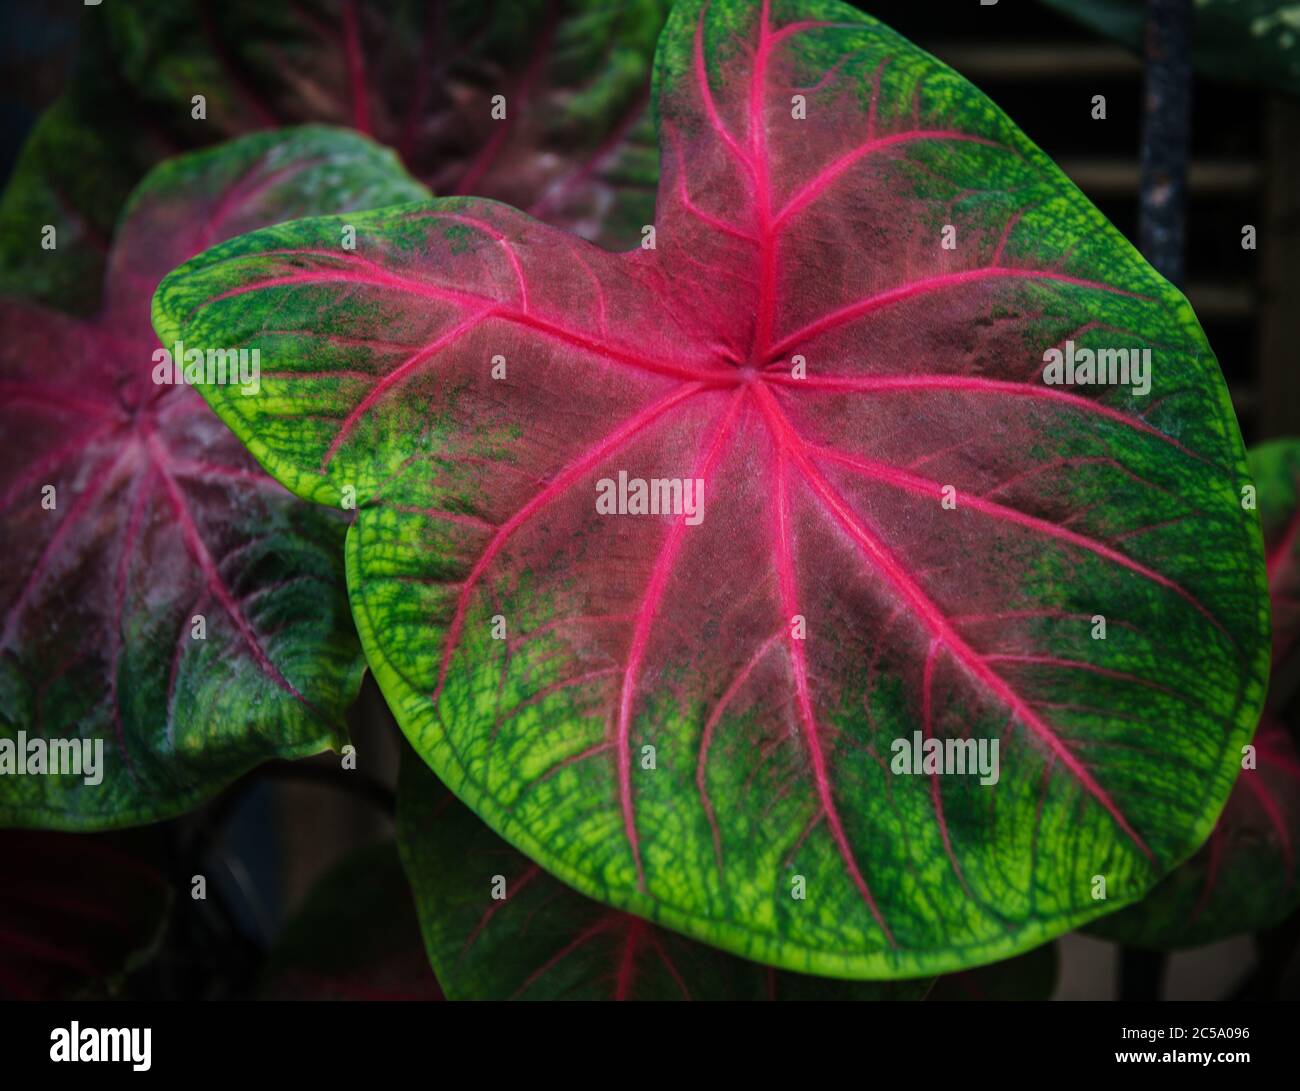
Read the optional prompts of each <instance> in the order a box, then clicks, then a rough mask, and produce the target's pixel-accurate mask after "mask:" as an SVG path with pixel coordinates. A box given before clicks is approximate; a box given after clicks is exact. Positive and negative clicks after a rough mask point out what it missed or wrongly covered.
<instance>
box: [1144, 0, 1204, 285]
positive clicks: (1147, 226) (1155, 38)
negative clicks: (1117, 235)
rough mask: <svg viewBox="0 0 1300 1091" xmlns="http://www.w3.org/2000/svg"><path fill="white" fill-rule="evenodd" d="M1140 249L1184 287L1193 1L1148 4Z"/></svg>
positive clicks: (1167, 0)
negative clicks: (1184, 236)
mask: <svg viewBox="0 0 1300 1091" xmlns="http://www.w3.org/2000/svg"><path fill="white" fill-rule="evenodd" d="M1144 53H1145V69H1144V75H1143V96H1142V177H1141V182H1140V187H1141V188H1140V198H1141V206H1140V209H1139V214H1138V247H1139V249H1140V250H1141V251H1142V253H1143V254H1144V255H1146V259H1147V261H1149V262H1150V263H1151V264H1152V265H1153V266H1155V268H1156V270H1157V271H1158V272H1160V273H1161V274H1162V275H1163V276H1164V277H1165V278H1166V279H1167V280H1170V281H1172V282H1173V283H1174V284H1177V285H1180V286H1181V285H1182V283H1183V253H1184V240H1183V235H1184V222H1185V220H1186V211H1187V157H1188V146H1189V144H1190V135H1191V105H1192V0H1147V17H1146V43H1145V49H1144Z"/></svg>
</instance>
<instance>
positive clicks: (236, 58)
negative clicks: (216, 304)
mask: <svg viewBox="0 0 1300 1091" xmlns="http://www.w3.org/2000/svg"><path fill="white" fill-rule="evenodd" d="M667 6H668V5H667V2H666V0H299V2H295V3H292V4H280V3H266V2H265V0H113V2H112V3H107V4H101V5H99V6H91V7H86V8H85V10H84V14H83V17H82V20H81V28H80V30H81V40H80V43H79V51H78V58H77V65H76V68H75V71H74V75H73V78H72V80H71V82H70V86H69V88H68V89H67V91H66V93H65V94H64V95H63V96H62V97H61V98H60V100H59V101H58V103H57V104H56V106H55V107H53V108H52V109H51V110H50V111H49V112H48V114H47V116H46V117H44V118H43V119H42V120H41V122H40V123H39V124H38V126H37V127H36V129H35V130H34V131H33V134H32V136H31V138H30V139H29V141H28V143H27V145H26V146H25V148H24V150H23V153H22V159H23V168H24V169H23V170H22V171H21V172H20V178H21V179H22V182H21V184H18V185H13V186H11V187H9V189H8V191H7V192H6V194H5V197H4V199H3V201H2V202H0V285H3V288H4V289H5V290H7V291H14V292H19V293H22V294H23V295H25V296H26V297H27V298H31V299H39V300H41V301H43V302H46V303H50V304H51V305H53V306H56V307H59V308H60V309H63V310H69V309H72V308H74V307H75V308H77V309H78V310H79V312H80V313H87V312H89V311H91V310H93V305H94V303H95V293H96V291H97V289H98V282H99V279H100V274H101V273H102V269H103V265H104V262H105V260H106V253H107V240H108V239H109V237H110V236H111V235H112V230H113V226H114V223H115V222H116V219H117V215H118V211H119V210H120V208H121V206H122V204H123V202H124V201H125V199H126V197H127V195H128V194H129V192H130V190H131V188H132V187H133V186H134V185H135V184H136V182H137V181H139V179H140V178H141V177H142V176H143V175H144V174H145V172H146V171H147V170H148V169H149V168H150V167H151V166H153V165H154V164H156V163H158V162H161V161H162V160H163V159H165V158H167V157H168V156H171V155H175V154H178V153H180V152H183V151H188V150H194V149H197V148H201V147H206V146H210V145H212V144H215V143H218V142H220V141H222V140H227V139H230V138H233V137H237V136H241V135H246V134H249V133H253V132H257V131H264V130H270V129H274V128H277V127H281V126H291V125H299V124H304V123H309V122H311V123H322V124H328V125H336V126H350V127H352V128H354V129H356V130H357V131H359V132H361V133H364V134H365V135H367V136H370V137H372V138H373V139H374V140H376V141H378V142H380V143H383V144H386V145H388V146H389V147H391V148H392V149H393V150H394V151H396V152H397V153H398V154H399V155H400V156H401V158H402V161H403V162H404V163H405V165H406V168H407V170H409V171H410V172H411V174H412V175H414V176H415V177H416V178H418V179H420V180H421V181H422V182H424V183H425V184H427V185H429V186H430V187H432V189H433V191H434V192H435V193H446V194H455V193H473V194H477V195H480V196H485V197H494V198H497V199H500V200H505V201H509V202H510V203H512V204H515V205H518V206H519V207H521V208H526V209H528V210H529V211H530V212H532V213H533V215H535V216H538V217H539V218H541V219H543V220H545V221H546V222H548V223H554V224H557V225H558V226H561V227H564V228H566V229H568V230H571V231H576V232H578V233H579V234H581V235H583V236H585V237H587V238H591V239H594V240H596V241H599V242H600V243H601V244H602V245H605V246H608V247H610V248H614V249H622V248H625V247H627V246H631V245H633V244H634V243H635V242H637V241H638V240H639V238H640V232H641V228H642V226H643V225H645V224H648V223H650V222H651V220H652V217H653V215H654V183H655V177H656V167H655V149H654V132H653V126H652V124H651V121H650V116H649V108H648V103H649V89H650V60H651V55H652V52H653V50H654V43H655V38H656V36H657V35H658V33H659V30H660V28H661V27H662V26H663V21H664V16H665V13H666V10H667ZM196 95H201V96H203V104H202V110H203V116H202V117H196V116H194V115H195V111H196V109H197V108H198V107H196V105H195V104H194V102H193V99H194V96H196ZM495 96H502V102H501V103H500V109H498V110H497V111H496V113H495V114H494V108H495V107H496V106H497V103H496V102H495V101H494V98H495ZM318 211H322V212H323V211H326V210H325V209H320V210H318ZM45 224H50V225H53V226H54V227H56V228H57V230H58V238H59V251H58V254H57V256H58V259H59V260H57V261H53V260H50V255H48V254H45V253H42V252H41V250H40V238H41V236H40V232H41V228H42V226H43V225H45Z"/></svg>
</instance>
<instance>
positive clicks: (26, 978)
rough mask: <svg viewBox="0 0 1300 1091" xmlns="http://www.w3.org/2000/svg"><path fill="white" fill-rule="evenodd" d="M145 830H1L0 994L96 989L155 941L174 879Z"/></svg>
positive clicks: (29, 996) (87, 995)
mask: <svg viewBox="0 0 1300 1091" xmlns="http://www.w3.org/2000/svg"><path fill="white" fill-rule="evenodd" d="M158 840H159V838H158V837H157V835H155V834H152V833H151V832H145V831H138V832H137V831H132V832H131V833H130V834H121V833H116V834H96V835H92V836H87V835H79V836H73V835H72V834H66V833H51V832H48V831H44V830H3V831H0V859H3V860H4V883H3V884H0V999H4V1000H67V999H72V998H84V999H101V998H104V997H105V996H108V995H111V994H112V992H113V990H114V988H115V984H116V980H117V979H118V978H119V977H120V975H122V974H123V973H124V972H126V971H127V970H129V969H131V968H132V967H133V966H134V964H135V963H136V961H137V960H139V959H141V958H143V956H144V955H145V953H146V952H147V951H148V950H149V949H150V948H151V947H152V946H153V945H154V944H155V943H156V942H157V940H158V938H159V936H160V934H161V932H162V930H163V926H164V924H165V922H166V920H167V914H168V911H169V910H170V908H171V904H172V888H171V884H170V882H169V881H168V880H167V878H166V876H165V875H164V874H163V873H162V872H160V871H159V870H158V869H157V868H156V867H155V866H154V864H153V862H152V861H153V859H154V858H155V857H157V856H159V855H160V853H159V852H158V851H157V847H158V846H157V842H158Z"/></svg>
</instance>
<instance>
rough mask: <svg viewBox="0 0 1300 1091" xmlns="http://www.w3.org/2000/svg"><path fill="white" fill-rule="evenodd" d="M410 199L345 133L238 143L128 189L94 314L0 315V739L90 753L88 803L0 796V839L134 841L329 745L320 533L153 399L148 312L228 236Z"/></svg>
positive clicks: (331, 611)
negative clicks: (139, 829) (199, 629)
mask: <svg viewBox="0 0 1300 1091" xmlns="http://www.w3.org/2000/svg"><path fill="white" fill-rule="evenodd" d="M423 192H424V190H423V188H422V187H421V186H420V185H419V184H418V183H416V182H414V181H413V180H411V179H410V178H408V177H407V176H406V175H405V174H404V173H403V172H402V170H401V168H400V166H399V165H398V164H397V162H396V159H395V157H394V156H393V155H392V153H391V152H388V151H384V150H382V149H380V148H378V147H376V146H375V145H374V144H372V143H371V142H370V141H367V140H365V139H364V138H362V137H359V136H357V135H355V134H352V133H348V132H342V131H334V130H328V129H324V128H305V129H301V130H298V131H296V132H294V133H284V134H278V133H277V134H269V133H268V134H263V135H258V136H253V137H248V138H245V139H243V140H240V141H237V142H235V143H232V144H230V145H228V146H226V147H223V148H219V149H214V150H212V151H210V152H203V153H198V154H195V155H191V156H186V157H183V158H180V159H176V160H172V161H170V162H169V163H167V164H165V165H163V166H161V167H159V168H158V169H157V170H155V171H154V172H153V173H152V174H151V175H150V177H149V178H148V179H147V180H146V181H145V182H144V183H143V185H142V186H141V188H140V190H139V191H138V192H137V193H136V195H135V197H134V198H133V200H132V202H131V204H130V206H129V208H128V209H127V211H126V214H125V216H124V218H123V222H122V226H121V228H120V229H119V231H118V233H117V236H116V238H115V241H114V246H113V250H112V256H111V259H110V263H109V274H108V282H107V287H106V289H105V293H104V307H103V309H102V311H101V312H100V313H99V314H98V315H96V316H95V317H94V318H92V319H89V320H82V319H76V318H72V317H69V316H66V315H63V314H60V313H58V312H55V311H51V310H46V309H43V308H41V307H39V306H37V305H35V304H31V303H27V302H22V301H18V300H14V299H3V300H0V428H2V431H3V436H4V446H3V461H2V463H0V506H2V507H3V511H4V522H3V527H0V551H3V553H4V556H5V557H6V559H7V563H6V565H5V567H4V570H3V572H0V617H2V618H3V631H2V633H0V738H6V737H7V739H8V740H13V741H14V742H15V743H16V742H18V741H19V740H20V739H22V737H23V736H24V735H25V736H28V737H29V738H34V737H38V736H39V737H41V738H43V739H44V740H68V739H84V740H88V741H89V742H91V743H92V744H93V743H94V742H95V741H98V743H99V744H100V745H102V748H103V759H102V764H101V767H100V770H99V772H100V774H101V775H102V783H97V784H88V783H86V778H85V777H84V776H78V775H75V774H62V775H57V776H56V775H50V774H46V775H36V774H29V775H26V776H23V775H3V776H0V822H3V823H6V824H13V825H41V826H53V827H59V828H69V829H94V828H102V827H105V826H119V825H124V824H130V823H138V822H147V821H151V820H154V819H158V818H161V817H165V816H168V815H171V814H175V813H178V812H180V811H182V810H185V809H187V808H189V807H191V806H193V805H194V804H196V803H197V802H199V801H200V800H202V799H204V798H205V797H207V796H208V795H210V794H211V793H213V792H214V791H216V790H217V789H218V788H220V787H221V786H223V785H225V784H226V783H228V782H229V781H231V780H232V779H234V778H235V777H237V776H238V775H239V774H241V773H242V772H244V771H245V770H247V769H248V768H250V767H251V766H253V765H255V764H256V763H257V762H259V761H262V760H264V759H266V758H270V757H286V758H287V757H300V756H303V755H306V754H314V753H317V752H319V751H321V750H324V749H326V748H329V747H334V746H337V745H338V744H339V743H340V742H341V741H342V740H343V739H344V738H345V734H344V728H343V724H342V715H343V711H344V710H345V709H346V707H347V706H348V704H350V703H351V701H352V699H353V698H354V697H355V695H356V692H357V688H358V686H359V685H360V680H361V673H362V667H363V664H362V660H361V656H360V651H359V649H358V647H357V644H356V637H355V634H354V633H353V630H352V626H351V624H350V621H349V618H348V612H347V604H346V601H345V599H344V589H343V572H342V568H341V564H340V560H339V550H340V548H341V546H342V542H343V535H344V530H345V523H344V520H343V518H342V513H341V512H333V513H331V512H325V511H321V510H319V509H315V508H311V507H309V506H306V505H303V504H301V503H299V502H298V501H296V500H295V499H294V498H293V497H291V496H290V495H289V494H288V493H286V492H285V491H284V490H283V489H282V488H281V487H280V486H278V485H277V484H276V483H275V482H274V481H272V480H271V479H270V478H269V477H267V476H266V475H265V474H263V473H262V472H261V471H260V470H259V469H258V467H257V466H256V464H255V463H254V462H253V460H252V459H251V458H250V457H249V456H248V454H247V452H246V451H244V450H243V448H242V447H241V445H240V444H239V442H238V440H237V439H236V438H235V437H234V436H232V435H231V434H230V432H229V431H228V429H227V428H226V427H225V426H224V425H223V424H222V423H221V422H220V421H219V420H218V419H217V418H216V417H215V416H214V415H213V413H212V411H211V410H210V409H209V408H208V407H207V406H206V404H205V403H204V401H203V399H202V397H200V395H199V394H198V393H196V392H195V391H194V390H193V389H192V388H190V387H187V386H179V387H177V386H159V385H155V383H154V381H153V377H152V370H153V368H154V366H155V363H154V360H153V353H154V350H155V348H156V347H157V345H158V341H157V339H156V338H155V337H154V335H153V331H152V329H151V328H150V323H149V301H150V297H151V295H152V293H153V290H154V288H155V286H156V285H157V283H158V280H159V279H160V277H161V276H162V274H163V272H165V271H166V270H167V269H168V268H170V267H171V266H172V265H174V264H175V263H176V262H178V261H181V260H184V258H185V257H186V256H188V255H190V254H194V253H197V252H198V251H199V250H202V249H203V248H204V247H205V246H208V245H210V244H212V243H213V242H216V241H218V240H220V239H223V238H226V237H228V236H230V235H232V234H238V233H239V232H241V231H247V230H249V229H251V228H254V227H257V226H260V225H263V224H266V223H268V222H274V221H278V220H280V219H283V218H286V217H291V216H295V215H302V214H305V213H308V212H312V211H316V210H318V209H320V208H331V209H337V208H346V207H350V206H351V207H355V206H357V205H361V206H365V205H371V204H382V203H386V202H389V201H393V200H398V199H409V198H411V197H413V196H416V195H419V194H421V193H423ZM203 347H206V348H216V347H221V348H238V347H239V346H237V345H231V344H227V343H225V342H220V341H217V342H207V343H206V345H205V346H203ZM47 486H51V487H53V489H54V490H55V491H54V493H53V497H54V502H55V506H54V507H53V508H52V509H50V508H47V507H46V506H45V505H44V504H43V500H44V499H45V498H46V496H47V494H46V493H45V491H44V490H45V488H46V487H47ZM196 615H202V616H203V618H204V626H205V632H204V636H203V638H202V639H196V638H194V634H195V632H196V629H195V627H194V622H193V618H194V617H195V616H196ZM11 757H12V755H11ZM13 765H14V766H16V762H15V763H13ZM0 771H3V772H5V773H14V772H15V768H14V767H11V768H9V769H3V767H2V766H0Z"/></svg>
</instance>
